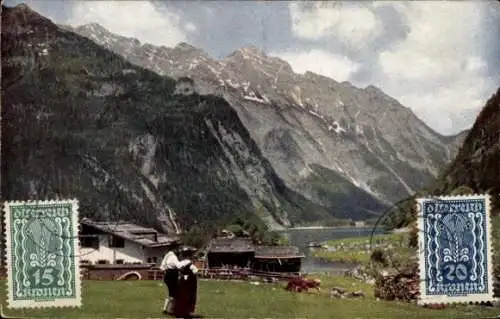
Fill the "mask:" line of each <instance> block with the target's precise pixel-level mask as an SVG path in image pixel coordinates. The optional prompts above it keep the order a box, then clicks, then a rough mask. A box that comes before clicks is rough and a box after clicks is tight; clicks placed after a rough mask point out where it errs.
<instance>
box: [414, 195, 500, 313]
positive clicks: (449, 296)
mask: <svg viewBox="0 0 500 319" xmlns="http://www.w3.org/2000/svg"><path fill="white" fill-rule="evenodd" d="M417 203H418V204H417V209H418V212H417V213H418V215H417V223H418V229H419V232H418V251H419V253H418V257H419V274H420V298H419V304H422V305H424V304H448V303H470V302H488V301H493V300H495V299H494V297H493V267H492V259H493V256H492V247H493V245H492V236H491V224H490V198H489V195H471V196H442V197H432V198H419V199H417Z"/></svg>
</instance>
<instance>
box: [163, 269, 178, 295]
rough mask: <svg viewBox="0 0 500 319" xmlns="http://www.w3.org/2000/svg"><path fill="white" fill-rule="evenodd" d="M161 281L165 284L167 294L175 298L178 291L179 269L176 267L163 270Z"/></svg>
mask: <svg viewBox="0 0 500 319" xmlns="http://www.w3.org/2000/svg"><path fill="white" fill-rule="evenodd" d="M163 282H164V283H165V284H166V285H167V288H168V296H169V297H172V298H177V294H178V292H179V271H178V270H177V269H167V270H165V275H164V276H163Z"/></svg>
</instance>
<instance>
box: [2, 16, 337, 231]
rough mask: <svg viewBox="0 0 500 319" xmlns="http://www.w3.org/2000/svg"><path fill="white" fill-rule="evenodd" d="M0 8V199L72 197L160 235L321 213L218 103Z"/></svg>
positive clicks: (88, 212) (285, 221) (92, 212)
mask: <svg viewBox="0 0 500 319" xmlns="http://www.w3.org/2000/svg"><path fill="white" fill-rule="evenodd" d="M2 9H3V13H2V29H1V32H2V66H3V67H2V80H3V81H2V95H3V99H2V118H3V125H2V131H3V134H2V144H3V145H2V146H3V149H2V150H3V151H2V154H1V156H2V163H4V165H3V166H2V175H1V177H2V199H3V200H6V199H8V200H14V199H15V200H25V199H34V200H38V199H40V198H44V199H45V198H52V199H56V198H64V197H77V198H79V199H80V211H81V213H82V216H85V217H91V218H97V219H106V220H118V219H126V220H129V221H135V222H138V223H140V224H144V225H149V226H152V227H157V228H159V229H162V230H163V231H166V232H177V231H179V230H186V229H187V228H189V227H191V226H193V227H194V226H196V225H204V227H206V228H205V230H207V229H211V228H214V229H215V228H216V227H217V226H221V225H225V224H227V223H228V222H229V221H230V220H231V219H233V218H234V217H235V216H239V217H248V218H252V217H254V216H255V214H256V212H257V214H258V217H260V218H261V219H262V220H265V221H266V222H267V224H268V225H270V226H272V227H273V228H280V227H287V226H290V225H294V224H300V223H301V222H307V221H315V220H329V219H330V220H331V219H332V214H330V213H329V212H327V211H326V210H325V209H324V208H323V207H321V206H319V205H316V204H314V203H312V202H310V201H308V200H307V199H306V198H304V197H303V196H302V195H300V194H297V193H296V192H294V191H293V190H290V189H289V188H287V187H286V186H285V185H284V183H283V181H282V180H281V179H280V178H279V177H278V176H277V175H276V173H275V172H274V170H273V169H272V167H271V166H270V164H269V163H268V161H267V159H265V158H264V157H263V156H262V155H261V153H260V150H259V148H258V147H257V145H256V144H255V141H254V140H253V139H252V137H251V136H250V134H249V132H248V131H247V130H246V128H245V127H244V126H243V125H242V124H241V121H240V119H239V117H238V115H237V113H236V111H235V110H234V109H233V108H232V107H230V105H229V104H228V103H227V101H225V100H223V99H221V98H220V97H217V96H213V95H204V96H201V95H198V94H189V95H185V94H183V93H182V92H183V91H182V90H181V88H182V87H183V85H184V82H183V81H176V80H174V79H172V78H169V77H166V76H159V75H157V74H156V73H154V72H151V71H150V70H147V69H145V68H142V67H139V66H136V65H133V64H131V63H130V62H128V61H126V60H125V59H123V58H122V57H120V56H118V55H116V54H115V53H113V52H111V51H110V50H107V49H105V48H102V47H101V46H99V45H97V44H96V43H95V42H93V41H90V40H89V39H87V38H85V37H82V36H80V35H78V34H76V33H73V32H70V31H68V30H65V29H61V28H58V27H57V26H56V25H55V24H53V23H52V22H51V21H50V20H49V19H47V18H44V17H43V16H41V15H39V14H38V13H36V12H34V11H32V10H30V9H29V7H27V6H18V7H14V8H9V7H4V6H2ZM207 231H208V232H210V231H209V230H207Z"/></svg>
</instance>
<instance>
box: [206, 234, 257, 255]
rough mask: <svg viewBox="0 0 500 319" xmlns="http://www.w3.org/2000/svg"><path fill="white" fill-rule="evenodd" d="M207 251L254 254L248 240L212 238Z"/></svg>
mask: <svg viewBox="0 0 500 319" xmlns="http://www.w3.org/2000/svg"><path fill="white" fill-rule="evenodd" d="M208 251H209V252H211V253H240V252H254V251H255V247H254V245H253V243H252V240H251V239H249V238H237V237H235V238H214V239H212V241H211V243H210V246H209V248H208Z"/></svg>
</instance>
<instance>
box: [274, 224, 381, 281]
mask: <svg viewBox="0 0 500 319" xmlns="http://www.w3.org/2000/svg"><path fill="white" fill-rule="evenodd" d="M372 230H373V228H354V227H353V228H298V229H297V228H292V229H287V230H284V231H282V232H281V233H282V234H283V235H284V236H285V237H286V238H287V239H288V241H289V243H290V245H293V246H297V247H298V248H299V249H300V251H301V252H302V253H304V255H305V256H306V257H305V258H304V259H303V260H302V272H307V273H314V272H339V271H345V270H349V269H352V268H353V267H354V266H355V265H354V264H345V263H340V262H329V261H324V260H320V259H317V258H314V257H312V256H311V248H309V247H307V245H308V244H309V243H311V242H318V243H320V242H324V241H328V240H334V239H342V238H352V237H362V236H370V234H371V232H372ZM376 233H377V234H380V233H382V230H380V231H379V230H377V231H376Z"/></svg>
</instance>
